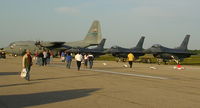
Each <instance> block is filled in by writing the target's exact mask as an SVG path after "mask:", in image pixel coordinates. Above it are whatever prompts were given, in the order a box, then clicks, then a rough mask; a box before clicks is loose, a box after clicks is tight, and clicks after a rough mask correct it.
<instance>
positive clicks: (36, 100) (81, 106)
mask: <svg viewBox="0 0 200 108" xmlns="http://www.w3.org/2000/svg"><path fill="white" fill-rule="evenodd" d="M21 59H22V58H21V57H8V58H7V59H5V60H4V59H0V108H199V107H200V66H189V65H187V66H183V67H184V68H185V69H184V70H176V69H174V66H173V65H157V64H140V63H134V64H133V68H128V67H125V66H126V65H128V63H123V62H120V63H117V62H114V61H94V67H93V69H85V68H84V66H83V64H82V67H81V70H80V71H77V68H76V64H75V62H74V61H73V62H72V68H71V69H67V68H66V67H65V63H62V62H60V60H59V59H54V61H53V63H52V64H51V65H48V66H45V67H42V66H37V65H33V67H32V69H31V81H26V80H25V79H23V78H21V77H20V75H19V74H20V71H21V69H22V68H21Z"/></svg>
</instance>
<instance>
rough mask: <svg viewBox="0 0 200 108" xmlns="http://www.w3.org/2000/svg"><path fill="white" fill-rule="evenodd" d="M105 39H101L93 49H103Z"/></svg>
mask: <svg viewBox="0 0 200 108" xmlns="http://www.w3.org/2000/svg"><path fill="white" fill-rule="evenodd" d="M105 42H106V39H102V40H101V42H100V43H99V44H98V45H97V47H96V48H95V49H103V47H104V45H105Z"/></svg>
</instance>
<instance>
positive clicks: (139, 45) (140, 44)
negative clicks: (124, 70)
mask: <svg viewBox="0 0 200 108" xmlns="http://www.w3.org/2000/svg"><path fill="white" fill-rule="evenodd" d="M144 39H145V37H144V36H142V37H141V38H140V40H139V41H138V43H137V45H136V47H135V48H136V49H138V50H142V48H143V43H144Z"/></svg>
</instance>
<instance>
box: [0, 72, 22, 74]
mask: <svg viewBox="0 0 200 108" xmlns="http://www.w3.org/2000/svg"><path fill="white" fill-rule="evenodd" d="M19 74H20V72H0V75H19Z"/></svg>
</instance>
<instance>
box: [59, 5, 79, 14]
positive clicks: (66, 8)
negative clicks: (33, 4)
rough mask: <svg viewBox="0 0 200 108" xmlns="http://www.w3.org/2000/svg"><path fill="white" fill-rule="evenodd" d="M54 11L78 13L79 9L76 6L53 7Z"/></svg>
mask: <svg viewBox="0 0 200 108" xmlns="http://www.w3.org/2000/svg"><path fill="white" fill-rule="evenodd" d="M55 11H56V12H57V13H62V14H75V15H77V14H79V13H80V10H79V9H78V8H76V7H59V8H55Z"/></svg>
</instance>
